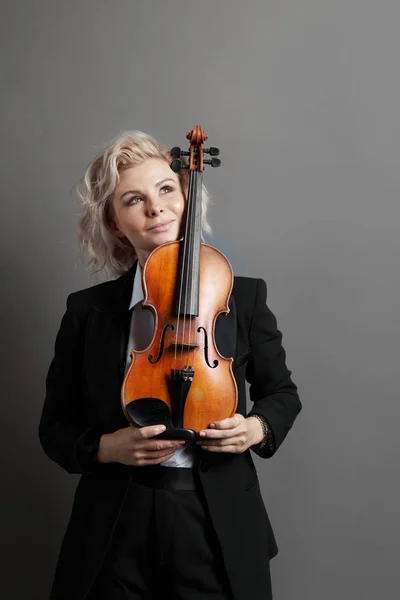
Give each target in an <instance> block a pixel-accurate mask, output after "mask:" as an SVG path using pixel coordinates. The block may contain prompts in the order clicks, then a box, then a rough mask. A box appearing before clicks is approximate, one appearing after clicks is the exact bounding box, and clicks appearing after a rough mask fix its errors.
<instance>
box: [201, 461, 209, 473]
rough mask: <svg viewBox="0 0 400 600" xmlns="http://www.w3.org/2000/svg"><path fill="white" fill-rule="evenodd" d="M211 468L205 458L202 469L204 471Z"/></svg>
mask: <svg viewBox="0 0 400 600" xmlns="http://www.w3.org/2000/svg"><path fill="white" fill-rule="evenodd" d="M209 468H210V465H209V464H208V462H207V461H206V460H203V462H202V463H201V465H200V469H201V470H202V471H208V469H209Z"/></svg>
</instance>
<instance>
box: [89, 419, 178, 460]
mask: <svg viewBox="0 0 400 600" xmlns="http://www.w3.org/2000/svg"><path fill="white" fill-rule="evenodd" d="M164 430H165V427H164V425H151V426H150V427H141V428H138V427H132V426H129V427H124V428H123V429H118V430H117V431H114V433H106V434H104V435H102V436H101V440H100V445H99V451H98V454H97V460H98V462H99V463H109V462H118V463H122V464H123V465H129V466H148V465H159V464H160V463H162V462H164V461H166V460H168V459H169V458H171V456H173V455H174V453H175V450H176V449H177V448H179V447H180V446H182V445H183V444H184V443H185V442H184V441H183V440H158V439H157V437H156V436H157V435H159V434H160V433H162V432H163V431H164Z"/></svg>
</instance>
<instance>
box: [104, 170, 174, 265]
mask: <svg viewBox="0 0 400 600" xmlns="http://www.w3.org/2000/svg"><path fill="white" fill-rule="evenodd" d="M119 175H120V181H119V183H118V185H117V187H116V188H115V191H114V195H113V201H112V205H113V211H112V223H111V227H112V229H113V231H114V232H115V234H116V235H118V236H119V237H126V238H127V239H128V240H129V241H130V242H131V244H132V246H133V247H134V248H135V251H136V254H137V255H138V259H139V263H140V264H141V265H142V266H143V265H144V262H145V260H146V258H147V257H148V255H149V254H150V252H151V251H152V250H154V248H156V247H157V246H159V245H160V244H164V242H172V241H175V240H177V239H178V238H179V237H180V236H181V235H182V230H181V226H182V221H183V215H184V211H185V204H186V202H185V197H184V195H183V192H182V188H181V184H180V180H179V177H178V175H177V174H176V173H174V172H173V171H172V169H171V167H170V166H169V164H168V163H167V161H166V160H164V159H162V158H149V159H147V160H145V161H144V162H143V163H141V164H140V165H135V166H131V167H124V168H123V169H121V171H120V172H119Z"/></svg>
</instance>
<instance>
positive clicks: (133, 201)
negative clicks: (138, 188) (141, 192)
mask: <svg viewBox="0 0 400 600" xmlns="http://www.w3.org/2000/svg"><path fill="white" fill-rule="evenodd" d="M140 201H141V197H140V196H132V198H129V200H128V204H137V203H138V202H140Z"/></svg>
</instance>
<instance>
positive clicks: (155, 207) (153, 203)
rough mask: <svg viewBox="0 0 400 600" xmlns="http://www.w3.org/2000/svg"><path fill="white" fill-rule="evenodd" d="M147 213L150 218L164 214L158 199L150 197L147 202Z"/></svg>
mask: <svg viewBox="0 0 400 600" xmlns="http://www.w3.org/2000/svg"><path fill="white" fill-rule="evenodd" d="M147 212H148V214H149V215H150V216H152V217H154V216H156V215H159V214H160V213H162V212H163V211H162V208H161V201H160V198H158V197H150V198H149V199H148V202H147Z"/></svg>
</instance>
